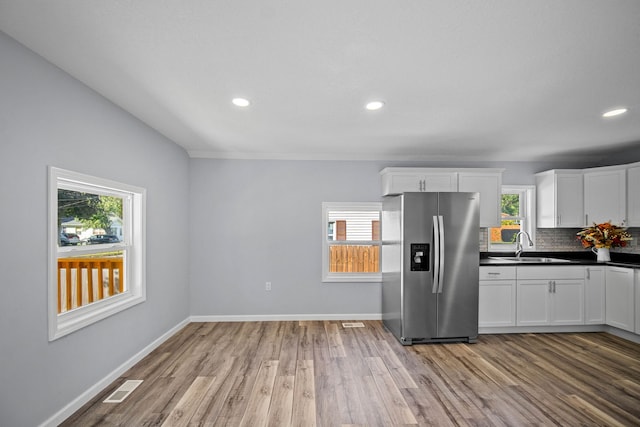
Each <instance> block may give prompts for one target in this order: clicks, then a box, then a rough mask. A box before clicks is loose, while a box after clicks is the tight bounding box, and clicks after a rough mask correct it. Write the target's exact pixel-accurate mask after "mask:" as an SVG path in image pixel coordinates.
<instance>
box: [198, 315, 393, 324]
mask: <svg viewBox="0 0 640 427" xmlns="http://www.w3.org/2000/svg"><path fill="white" fill-rule="evenodd" d="M190 320H191V321H192V322H272V321H293V322H295V321H301V320H382V314H381V313H360V314H258V315H253V314H247V315H222V316H191V318H190Z"/></svg>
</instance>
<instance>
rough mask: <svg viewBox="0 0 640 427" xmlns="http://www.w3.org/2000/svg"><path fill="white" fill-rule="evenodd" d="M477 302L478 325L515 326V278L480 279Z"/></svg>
mask: <svg viewBox="0 0 640 427" xmlns="http://www.w3.org/2000/svg"><path fill="white" fill-rule="evenodd" d="M478 304H479V306H478V326H480V327H491V326H494V327H495V326H515V325H516V282H515V280H495V281H489V280H481V281H480V295H479V300H478Z"/></svg>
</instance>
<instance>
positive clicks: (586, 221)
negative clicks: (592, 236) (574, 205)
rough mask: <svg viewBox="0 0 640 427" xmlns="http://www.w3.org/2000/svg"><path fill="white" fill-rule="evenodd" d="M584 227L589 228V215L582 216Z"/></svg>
mask: <svg viewBox="0 0 640 427" xmlns="http://www.w3.org/2000/svg"><path fill="white" fill-rule="evenodd" d="M584 225H586V226H587V227H588V226H589V214H584Z"/></svg>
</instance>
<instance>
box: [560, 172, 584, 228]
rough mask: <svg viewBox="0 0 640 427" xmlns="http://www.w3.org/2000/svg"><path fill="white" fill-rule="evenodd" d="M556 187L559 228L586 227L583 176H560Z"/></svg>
mask: <svg viewBox="0 0 640 427" xmlns="http://www.w3.org/2000/svg"><path fill="white" fill-rule="evenodd" d="M556 185H557V192H556V201H557V207H558V209H557V211H556V221H557V226H558V227H582V226H583V225H584V189H583V184H582V174H558V176H556Z"/></svg>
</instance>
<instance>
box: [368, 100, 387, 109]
mask: <svg viewBox="0 0 640 427" xmlns="http://www.w3.org/2000/svg"><path fill="white" fill-rule="evenodd" d="M382 107H384V102H382V101H371V102H368V103H367V105H365V107H364V108H366V109H367V110H369V111H374V110H379V109H381V108H382Z"/></svg>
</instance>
